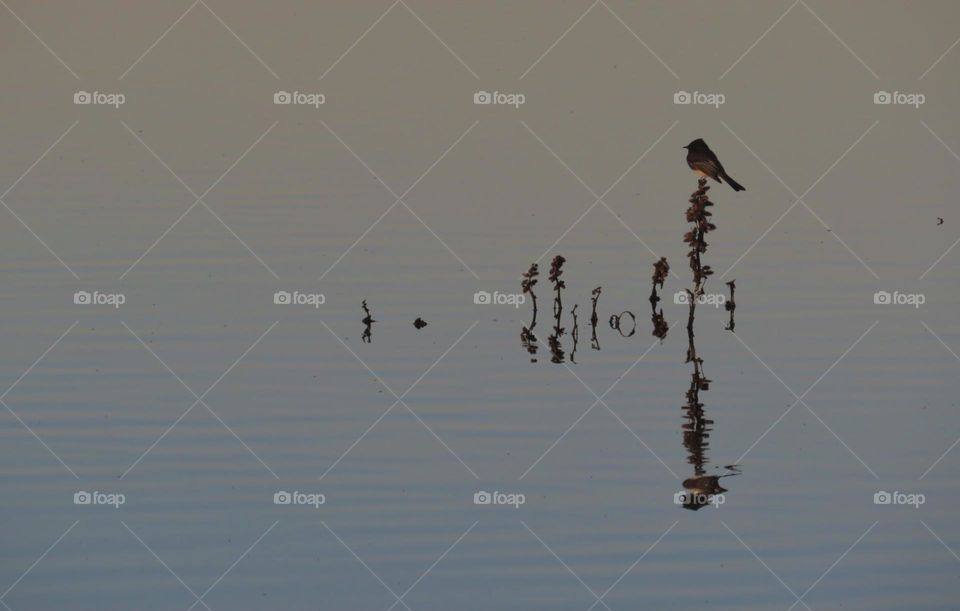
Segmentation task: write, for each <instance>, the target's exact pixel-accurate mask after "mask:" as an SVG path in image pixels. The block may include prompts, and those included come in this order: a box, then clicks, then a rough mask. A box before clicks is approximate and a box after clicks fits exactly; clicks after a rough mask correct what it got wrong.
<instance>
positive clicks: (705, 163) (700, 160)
mask: <svg viewBox="0 0 960 611" xmlns="http://www.w3.org/2000/svg"><path fill="white" fill-rule="evenodd" d="M683 148H685V149H687V165H688V166H690V169H691V170H693V171H694V172H695V173H697V174H698V175H700V176H709V177H710V178H712V179H714V180H715V181H717V182H725V183H727V184H728V185H730V186H731V187H732V188H733V190H734V191H746V190H747V188H746V187H744V186H743V185H741V184H740V183H738V182H737V181H735V180H734V179H732V178H730V175H729V174H727V171H726V170H724V169H723V165H722V164H721V163H720V160H719V159H717V156H716V155H714V154H713V151H711V150H710V147H709V146H707V143H706V142H704V141H703V139H702V138H697V139H696V140H694V141H693V142H691V143H690V144H688V145H687V146H685V147H683ZM721 178H722V179H723V180H722V181H721V180H720V179H721Z"/></svg>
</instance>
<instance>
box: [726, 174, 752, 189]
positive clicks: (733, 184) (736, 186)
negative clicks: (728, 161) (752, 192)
mask: <svg viewBox="0 0 960 611" xmlns="http://www.w3.org/2000/svg"><path fill="white" fill-rule="evenodd" d="M722 177H723V180H724V181H725V182H726V183H727V184H728V185H730V186H731V187H733V190H734V191H746V190H747V188H746V187H744V186H743V185H741V184H740V183H738V182H737V181H735V180H734V179H732V178H730V175H729V174H727V173H726V172H724V173H723V174H722Z"/></svg>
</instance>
